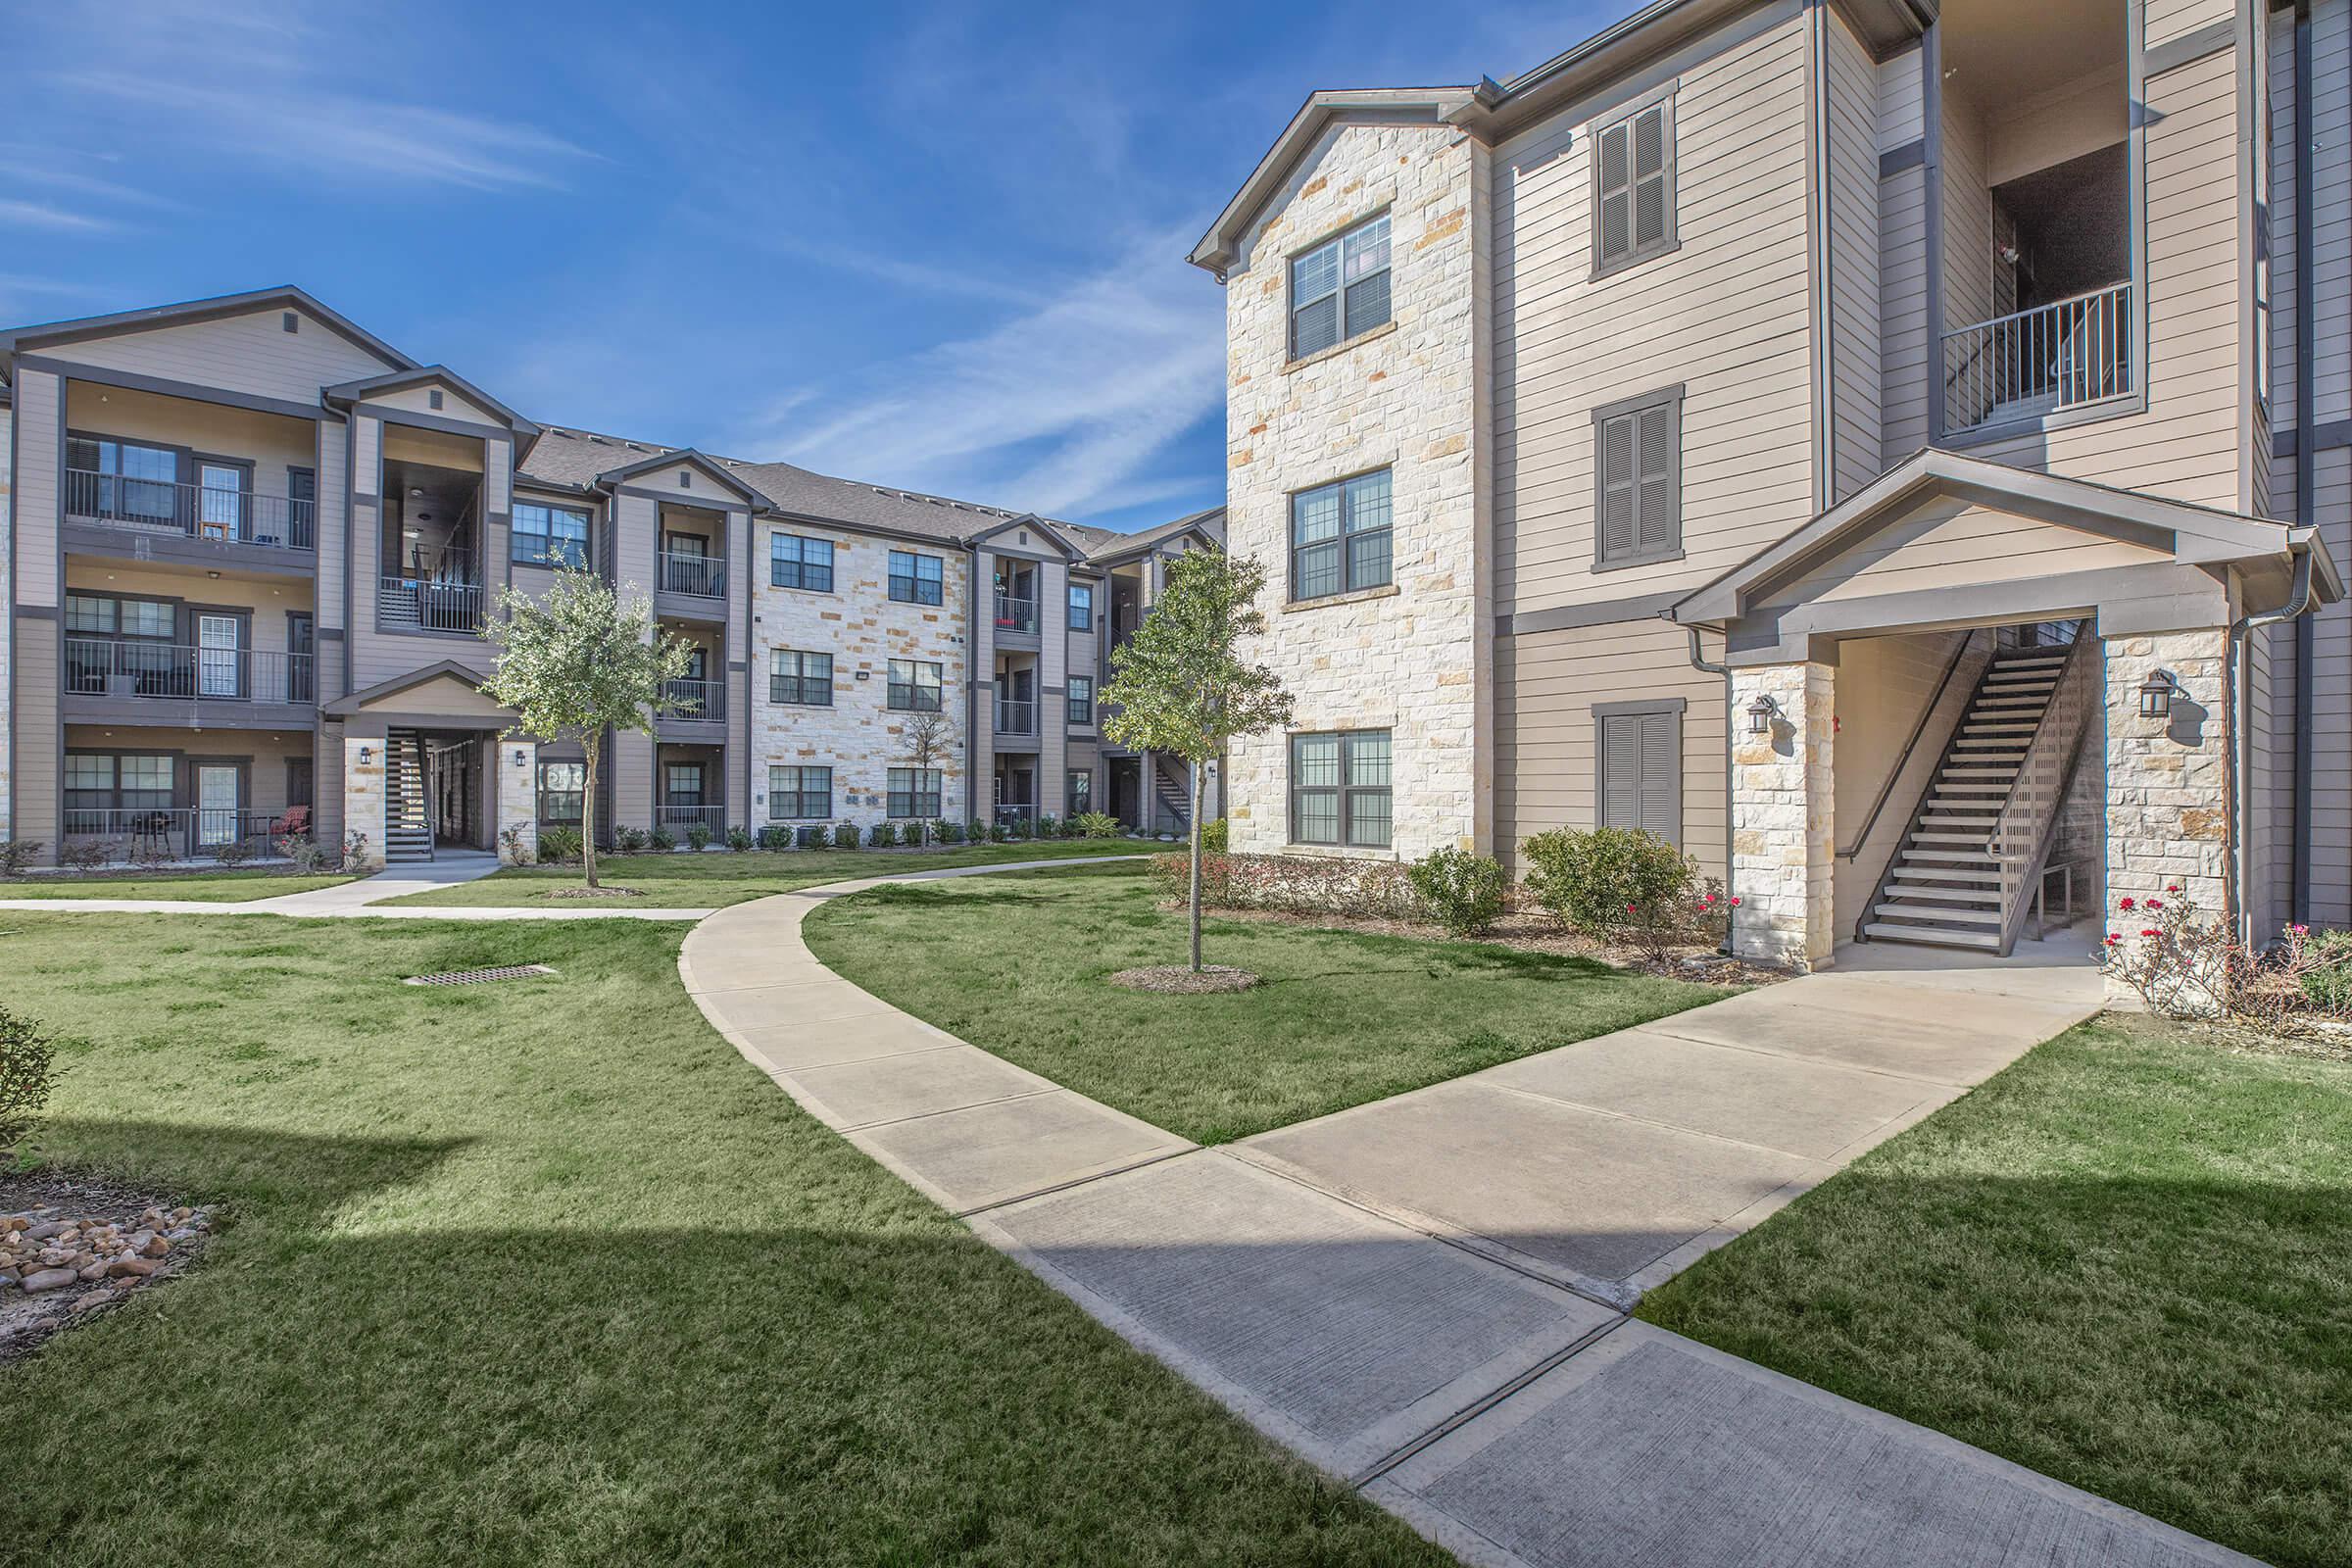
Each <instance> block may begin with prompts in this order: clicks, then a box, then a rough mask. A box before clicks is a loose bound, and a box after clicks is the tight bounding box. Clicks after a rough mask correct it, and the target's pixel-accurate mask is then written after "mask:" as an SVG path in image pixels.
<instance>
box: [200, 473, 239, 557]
mask: <svg viewBox="0 0 2352 1568" xmlns="http://www.w3.org/2000/svg"><path fill="white" fill-rule="evenodd" d="M196 484H197V491H196V521H197V523H198V525H199V526H198V530H197V531H198V532H199V533H201V534H202V535H203V536H204V537H205V538H207V539H242V538H244V537H245V528H244V515H245V470H244V469H243V468H242V467H240V466H237V465H235V464H231V463H200V464H198V465H197V466H196Z"/></svg>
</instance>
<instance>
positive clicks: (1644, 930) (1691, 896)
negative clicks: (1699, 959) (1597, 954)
mask: <svg viewBox="0 0 2352 1568" xmlns="http://www.w3.org/2000/svg"><path fill="white" fill-rule="evenodd" d="M1738 907H1740V901H1739V900H1738V899H1727V898H1725V897H1724V896H1723V884H1722V883H1721V882H1718V881H1716V880H1715V879H1714V878H1713V877H1704V878H1701V877H1698V876H1693V877H1692V878H1691V880H1690V881H1689V882H1686V883H1684V884H1683V886H1682V888H1681V890H1680V891H1678V892H1676V893H1675V894H1674V895H1673V896H1672V897H1670V898H1666V899H1663V900H1660V901H1659V902H1658V903H1656V904H1652V905H1650V906H1648V907H1642V906H1640V905H1632V906H1628V907H1627V909H1626V917H1627V920H1628V922H1629V924H1628V926H1627V929H1626V933H1625V935H1626V938H1627V940H1629V941H1631V942H1632V943H1633V945H1634V946H1635V947H1637V948H1640V949H1641V950H1642V954H1643V956H1646V957H1648V958H1650V959H1652V960H1657V959H1662V958H1664V957H1665V956H1667V954H1668V952H1669V951H1670V950H1671V949H1674V948H1689V947H1697V946H1701V945H1704V944H1709V943H1719V942H1721V941H1722V940H1723V933H1724V927H1725V926H1726V924H1727V923H1728V922H1729V921H1730V920H1731V917H1732V911H1733V910H1734V909H1736V908H1738Z"/></svg>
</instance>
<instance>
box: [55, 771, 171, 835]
mask: <svg viewBox="0 0 2352 1568" xmlns="http://www.w3.org/2000/svg"><path fill="white" fill-rule="evenodd" d="M173 770H174V769H173V764H172V759H171V758H169V757H140V756H127V757H125V756H120V755H116V754H112V753H106V752H69V753H67V754H66V811H67V817H66V831H67V832H69V833H103V832H107V831H110V828H111V827H113V826H114V824H109V823H108V822H107V821H106V820H105V819H103V818H98V817H93V816H91V815H87V814H84V815H83V816H81V817H80V818H79V819H78V820H76V818H75V816H74V814H73V813H75V812H81V813H92V812H100V811H118V810H120V811H168V810H171V809H172V772H173Z"/></svg>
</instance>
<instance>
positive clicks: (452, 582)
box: [375, 577, 486, 635]
mask: <svg viewBox="0 0 2352 1568" xmlns="http://www.w3.org/2000/svg"><path fill="white" fill-rule="evenodd" d="M485 603H486V600H485V597H484V595H483V592H482V585H481V584H480V583H478V582H472V581H468V580H466V579H465V578H459V577H433V578H420V577H383V578H379V579H377V581H376V589H375V621H376V625H377V626H378V627H380V628H381V629H383V630H385V631H438V632H462V633H466V634H467V635H470V634H471V633H473V632H474V631H476V630H478V629H479V628H480V626H481V624H482V612H483V608H484V605H485Z"/></svg>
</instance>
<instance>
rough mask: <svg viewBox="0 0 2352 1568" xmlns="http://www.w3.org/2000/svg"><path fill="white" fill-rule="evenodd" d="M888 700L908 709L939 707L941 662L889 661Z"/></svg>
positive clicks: (919, 710) (927, 710) (924, 710)
mask: <svg viewBox="0 0 2352 1568" xmlns="http://www.w3.org/2000/svg"><path fill="white" fill-rule="evenodd" d="M889 673H890V691H889V704H890V706H891V707H892V708H896V709H900V710H902V711H907V712H911V713H936V712H938V711H939V696H940V666H939V665H938V664H934V663H930V662H926V661H924V660H920V659H894V660H892V661H891V662H890V672H889Z"/></svg>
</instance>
